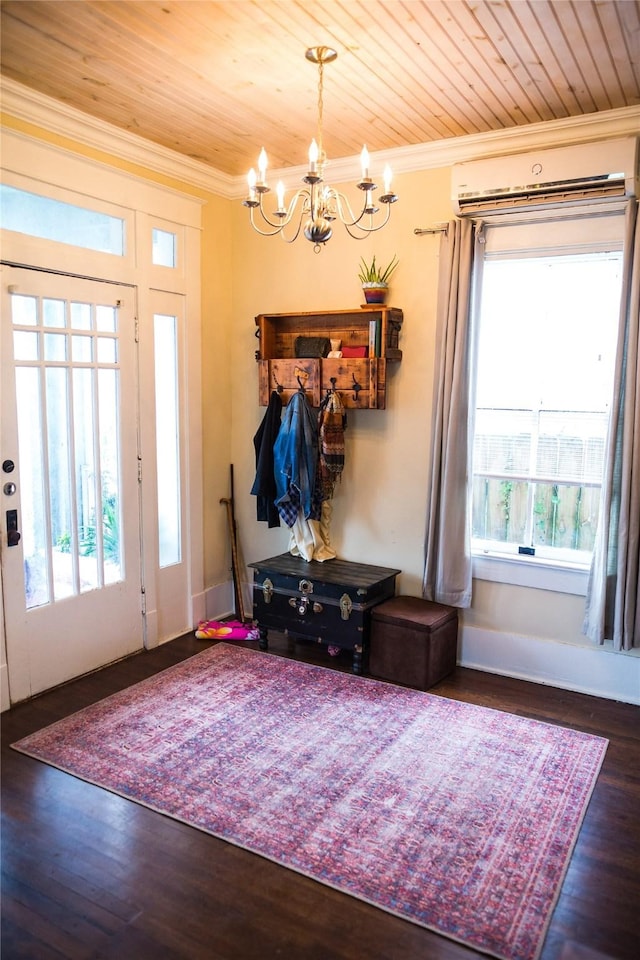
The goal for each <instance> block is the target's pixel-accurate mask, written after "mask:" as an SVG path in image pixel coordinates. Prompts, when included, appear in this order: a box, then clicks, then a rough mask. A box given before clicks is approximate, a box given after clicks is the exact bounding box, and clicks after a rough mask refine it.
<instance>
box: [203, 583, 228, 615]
mask: <svg viewBox="0 0 640 960" xmlns="http://www.w3.org/2000/svg"><path fill="white" fill-rule="evenodd" d="M204 598H205V616H204V617H203V618H201V619H207V620H221V619H222V618H223V617H230V616H231V614H232V613H233V583H232V582H231V581H230V580H228V581H227V582H226V583H217V584H216V585H215V586H214V587H209V588H208V589H207V590H205V592H204Z"/></svg>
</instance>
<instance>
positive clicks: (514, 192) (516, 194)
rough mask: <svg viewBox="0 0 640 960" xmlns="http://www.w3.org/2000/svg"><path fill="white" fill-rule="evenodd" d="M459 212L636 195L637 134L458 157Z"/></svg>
mask: <svg viewBox="0 0 640 960" xmlns="http://www.w3.org/2000/svg"><path fill="white" fill-rule="evenodd" d="M451 183H452V199H453V207H454V210H455V212H456V213H457V214H458V215H459V216H465V215H467V216H470V215H472V214H481V215H482V216H485V215H487V214H492V213H501V212H502V211H504V210H512V209H520V210H526V209H527V208H534V207H535V208H540V207H543V206H545V207H557V206H561V205H562V204H567V203H588V202H595V201H599V202H600V201H603V200H620V199H623V198H625V197H636V196H638V138H637V137H626V138H625V139H621V140H603V141H597V142H594V143H584V144H575V145H571V146H567V147H558V148H553V149H551V150H538V151H535V152H532V153H522V154H518V155H515V156H506V157H492V158H491V159H486V160H470V161H468V162H466V163H456V164H454V166H453V170H452V175H451Z"/></svg>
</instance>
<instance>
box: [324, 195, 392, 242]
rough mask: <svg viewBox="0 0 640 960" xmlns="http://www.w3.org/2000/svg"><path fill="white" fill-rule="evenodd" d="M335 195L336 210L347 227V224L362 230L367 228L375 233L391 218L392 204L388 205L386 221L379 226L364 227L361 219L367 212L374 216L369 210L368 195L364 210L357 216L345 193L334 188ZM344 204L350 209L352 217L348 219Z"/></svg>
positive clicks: (367, 230) (368, 231)
mask: <svg viewBox="0 0 640 960" xmlns="http://www.w3.org/2000/svg"><path fill="white" fill-rule="evenodd" d="M333 195H334V198H335V200H336V210H337V213H338V216H339V217H340V220H341V222H342V223H343V224H344V225H345V227H346V226H349V227H358V229H360V230H366V232H367V233H373V232H374V231H376V230H380V229H381V228H382V227H383V226H384V225H385V223H386V222H387V221H388V219H389V213H390V209H389V206H390V205H388V206H387V216H386V218H385V220H384V222H383V223H381V224H380V226H377V227H373V226H372V227H363V226H362V225H361V224H360V221H361V220H362V218H363V217H364V216H365V214H367V213H369V214H370V216H374V214H373V213H372V212H371V211H370V210H368V208H367V203H368V200H369V198H368V196H367V197H365V201H364V206H363V208H362V210H361V211H360V214H359V215H358V216H357V217H355V216H354V215H353V210H352V209H351V204H350V203H349V201H348V199H347V198H346V197H345V195H344V194H343V193H339V192H338V191H337V190H334V191H333ZM343 205H344V206H345V207H346V208H347V211H348V213H349V217H350V219H349V220H347V219H346V217H345V215H344V211H343ZM377 212H378V208H376V210H375V213H377ZM349 235H350V236H353V234H349Z"/></svg>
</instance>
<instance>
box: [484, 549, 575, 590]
mask: <svg viewBox="0 0 640 960" xmlns="http://www.w3.org/2000/svg"><path fill="white" fill-rule="evenodd" d="M473 576H474V578H475V579H476V580H491V581H493V582H494V583H511V584H514V585H515V586H519V587H533V588H534V589H536V590H551V591H553V592H554V593H572V594H574V595H575V596H579V597H584V596H586V593H587V580H588V578H589V569H588V568H587V567H582V566H578V565H572V564H568V563H558V562H557V561H553V560H542V559H540V558H539V557H526V558H525V557H521V556H518V557H515V556H512V555H510V554H498V553H492V554H486V553H483V554H474V555H473Z"/></svg>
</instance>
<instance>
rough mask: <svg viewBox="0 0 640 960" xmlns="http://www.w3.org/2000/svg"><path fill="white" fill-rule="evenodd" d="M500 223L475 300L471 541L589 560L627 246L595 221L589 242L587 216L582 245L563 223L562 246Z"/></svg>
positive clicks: (525, 553)
mask: <svg viewBox="0 0 640 960" xmlns="http://www.w3.org/2000/svg"><path fill="white" fill-rule="evenodd" d="M596 221H598V222H599V223H600V224H602V222H603V218H596ZM609 226H610V225H609ZM495 229H496V231H499V230H501V231H502V235H501V236H500V237H499V238H498V239H496V238H494V239H493V241H492V240H491V239H490V234H491V232H492V230H491V228H487V232H488V239H487V252H486V255H485V262H484V264H483V266H482V283H481V292H480V296H479V303H478V363H477V385H476V424H475V436H474V450H473V491H472V499H473V503H472V545H473V550H474V553H475V554H476V555H481V556H489V557H492V556H494V557H495V556H500V557H504V558H511V559H520V560H522V561H524V562H528V561H529V562H530V561H531V560H532V558H536V559H537V560H538V561H539V560H543V561H545V562H547V563H552V564H553V563H559V564H562V565H576V566H577V567H582V568H585V567H587V566H588V564H589V562H590V558H591V552H592V549H593V544H594V538H595V531H596V525H597V520H598V507H599V497H600V486H601V482H602V472H603V456H604V449H605V441H606V434H607V423H608V417H609V406H610V402H611V392H612V382H613V368H614V360H615V348H616V339H617V326H618V310H619V302H620V290H621V271H622V267H621V251H620V246H621V244H620V242H611V241H609V242H605V243H603V240H602V230H601V231H600V232H599V233H598V230H597V224H592V225H591V226H590V227H587V230H586V233H587V235H588V233H589V230H591V231H592V232H593V242H592V243H590V244H587V243H585V226H584V223H583V221H580V223H576V225H575V227H574V229H575V233H576V237H578V236H579V242H575V243H572V242H570V241H571V230H570V229H569V230H568V227H567V224H566V223H565V224H563V225H562V228H561V232H562V233H563V234H564V235H565V236H564V237H563V239H565V241H566V242H563V243H562V244H561V245H560V246H559V247H558V248H557V249H550V247H549V237H550V236H553V235H554V231H553V228H552V227H550V226H548V225H545V224H541V223H538V224H536V225H535V227H534V228H532V230H531V231H529V232H528V233H527V239H526V241H525V240H524V236H525V235H524V233H523V228H522V226H518V227H513V228H512V236H511V242H512V243H513V242H514V241H515V243H514V245H515V249H509V244H510V238H509V232H510V231H509V228H508V227H502V228H500V227H496V228H495ZM589 246H590V247H591V249H588V247H589ZM603 247H604V248H606V249H604V248H603ZM575 248H578V249H577V252H575ZM599 248H600V249H599ZM534 562H535V561H534ZM499 579H502V578H499ZM523 582H527V581H526V580H525V581H523Z"/></svg>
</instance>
